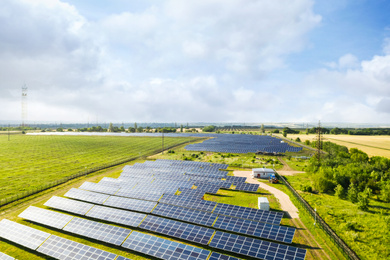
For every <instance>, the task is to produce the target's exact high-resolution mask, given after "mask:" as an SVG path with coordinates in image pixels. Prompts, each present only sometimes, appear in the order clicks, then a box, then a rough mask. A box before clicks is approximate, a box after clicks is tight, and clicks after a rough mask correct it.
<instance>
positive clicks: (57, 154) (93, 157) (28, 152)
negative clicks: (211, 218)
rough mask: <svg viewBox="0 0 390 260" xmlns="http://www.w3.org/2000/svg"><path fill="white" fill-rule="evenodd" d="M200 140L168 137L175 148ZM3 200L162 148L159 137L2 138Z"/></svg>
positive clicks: (0, 193) (0, 183)
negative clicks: (79, 173)
mask: <svg viewBox="0 0 390 260" xmlns="http://www.w3.org/2000/svg"><path fill="white" fill-rule="evenodd" d="M193 140H197V139H196V138H189V137H175V138H172V137H166V138H164V146H165V147H166V148H167V147H172V146H175V145H178V144H181V143H185V142H190V141H193ZM0 147H1V148H0V199H2V198H6V197H9V196H12V195H16V194H19V193H21V192H24V191H29V190H34V189H38V188H39V187H40V186H41V185H44V184H45V183H50V182H53V181H56V180H59V179H62V178H64V177H68V176H71V175H74V174H76V173H78V172H82V171H86V170H90V169H92V168H97V167H102V166H104V165H108V164H112V163H114V162H119V161H121V160H125V159H132V158H136V157H140V156H143V155H149V154H150V153H153V152H159V151H161V148H162V140H161V138H158V137H115V136H114V137H112V136H99V137H98V136H29V135H13V136H12V137H11V139H10V141H8V137H7V136H0Z"/></svg>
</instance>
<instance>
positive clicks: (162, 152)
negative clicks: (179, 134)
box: [161, 128, 164, 154]
mask: <svg viewBox="0 0 390 260" xmlns="http://www.w3.org/2000/svg"><path fill="white" fill-rule="evenodd" d="M161 134H162V150H161V154H164V128H163V129H161Z"/></svg>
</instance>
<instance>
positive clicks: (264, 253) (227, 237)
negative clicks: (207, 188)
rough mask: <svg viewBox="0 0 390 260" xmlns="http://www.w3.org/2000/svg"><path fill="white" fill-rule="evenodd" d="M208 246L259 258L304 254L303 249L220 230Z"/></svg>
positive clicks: (299, 258) (287, 257) (300, 258)
mask: <svg viewBox="0 0 390 260" xmlns="http://www.w3.org/2000/svg"><path fill="white" fill-rule="evenodd" d="M210 247H214V248H218V249H221V250H225V251H229V252H232V253H236V254H240V255H245V256H249V257H256V258H259V259H295V260H303V259H305V256H306V250H305V249H301V248H297V247H292V246H286V245H282V244H277V243H273V242H267V241H264V240H260V239H255V238H250V237H244V236H240V235H234V234H229V233H225V232H221V231H217V232H216V233H215V235H214V237H213V239H212V240H211V242H210Z"/></svg>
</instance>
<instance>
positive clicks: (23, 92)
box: [22, 83, 28, 126]
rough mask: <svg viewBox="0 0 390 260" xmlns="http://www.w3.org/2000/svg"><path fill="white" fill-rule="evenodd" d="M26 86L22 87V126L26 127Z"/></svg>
mask: <svg viewBox="0 0 390 260" xmlns="http://www.w3.org/2000/svg"><path fill="white" fill-rule="evenodd" d="M27 115H28V114H27V86H26V83H25V84H24V85H23V86H22V126H27Z"/></svg>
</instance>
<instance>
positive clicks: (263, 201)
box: [258, 197, 269, 210]
mask: <svg viewBox="0 0 390 260" xmlns="http://www.w3.org/2000/svg"><path fill="white" fill-rule="evenodd" d="M258 204H259V205H258V206H259V209H262V210H269V201H268V199H267V197H259V198H258Z"/></svg>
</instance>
